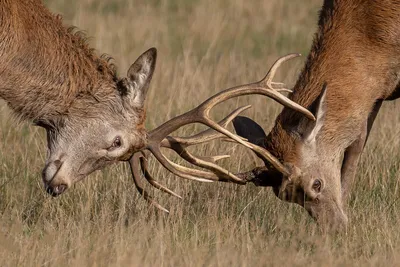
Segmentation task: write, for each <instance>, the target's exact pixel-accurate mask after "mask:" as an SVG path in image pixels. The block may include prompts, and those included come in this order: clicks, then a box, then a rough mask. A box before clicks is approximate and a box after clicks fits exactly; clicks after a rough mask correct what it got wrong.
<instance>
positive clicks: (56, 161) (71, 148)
mask: <svg viewBox="0 0 400 267" xmlns="http://www.w3.org/2000/svg"><path fill="white" fill-rule="evenodd" d="M156 56H157V53H156V49H154V48H152V49H150V50H148V51H147V52H145V53H143V54H142V55H141V56H140V57H139V58H138V59H137V60H136V62H135V63H134V64H133V65H132V66H131V67H130V69H129V71H128V75H127V76H128V77H127V78H124V79H122V80H121V81H120V82H119V83H118V85H116V86H115V87H116V88H115V95H113V96H108V98H107V99H106V100H105V101H104V103H103V102H99V101H93V99H92V100H91V101H89V100H88V99H85V98H84V97H83V98H82V99H78V100H77V101H76V105H79V106H80V107H79V110H82V108H83V109H85V107H87V110H86V113H85V114H84V115H82V114H80V115H79V116H73V115H71V116H68V117H67V118H65V119H64V120H63V121H62V123H58V124H57V127H52V126H49V125H46V127H45V128H46V130H47V140H48V158H47V160H46V166H45V168H44V170H43V174H42V177H43V182H44V185H45V188H46V190H47V192H48V193H50V194H51V195H53V196H57V195H59V194H61V193H63V192H64V191H65V190H66V189H68V188H69V187H70V186H71V185H72V184H74V183H75V182H77V181H79V180H81V179H83V178H85V177H86V176H87V175H89V174H90V173H92V172H93V171H95V170H99V169H102V168H104V167H105V166H107V165H110V164H112V163H115V162H118V161H125V160H128V159H129V158H130V157H131V156H132V154H133V153H134V152H135V151H138V150H140V149H142V148H143V147H144V146H145V145H146V131H145V129H144V125H143V123H144V118H145V114H144V109H143V105H144V100H145V96H146V92H147V89H148V87H149V84H150V80H151V78H152V75H153V71H154V68H155V63H156ZM76 113H77V112H74V113H73V114H76Z"/></svg>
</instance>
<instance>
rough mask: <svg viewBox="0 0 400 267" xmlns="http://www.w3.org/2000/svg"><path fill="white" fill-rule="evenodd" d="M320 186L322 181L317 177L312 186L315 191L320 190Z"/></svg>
mask: <svg viewBox="0 0 400 267" xmlns="http://www.w3.org/2000/svg"><path fill="white" fill-rule="evenodd" d="M321 186H322V182H321V180H319V179H316V180H315V181H314V183H313V185H312V188H313V189H314V190H315V191H316V192H318V193H319V192H320V191H321Z"/></svg>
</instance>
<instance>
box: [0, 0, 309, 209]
mask: <svg viewBox="0 0 400 267" xmlns="http://www.w3.org/2000/svg"><path fill="white" fill-rule="evenodd" d="M0 16H1V19H0V57H1V62H0V98H1V99H3V100H4V101H6V103H7V104H8V106H9V107H10V108H11V110H12V111H13V112H14V113H15V114H16V116H17V117H18V118H19V119H21V120H26V121H30V122H32V123H33V124H34V125H36V126H39V127H42V128H44V130H45V131H46V136H47V157H46V162H45V167H44V168H43V171H42V180H43V183H44V188H45V190H46V192H47V193H49V194H50V195H52V196H54V197H56V196H59V195H61V194H63V193H64V192H66V191H67V189H69V188H71V186H72V185H73V184H75V183H76V182H78V181H80V180H83V179H84V178H85V177H87V176H88V175H89V174H91V173H92V172H94V171H96V170H100V169H103V168H105V167H106V166H109V165H111V164H113V163H117V162H129V163H130V165H131V170H132V173H133V174H135V175H134V177H133V179H134V182H135V185H136V187H137V189H138V190H139V193H141V194H142V195H143V196H144V198H145V199H146V200H148V201H149V202H151V203H153V204H155V205H156V206H157V204H156V203H155V202H154V201H153V199H152V198H151V197H150V196H149V194H147V192H146V191H144V190H143V187H142V186H141V182H140V180H139V179H140V175H141V174H140V175H138V172H140V170H139V169H138V167H139V165H140V168H142V169H143V170H145V168H146V166H147V163H146V162H145V161H143V159H144V156H146V155H147V154H146V153H147V150H150V151H152V152H153V153H154V154H155V155H156V156H157V157H158V159H160V160H161V161H162V162H163V163H164V164H165V165H166V166H167V169H168V168H169V169H173V168H172V167H171V166H172V165H173V164H174V163H172V162H169V161H168V160H167V159H165V158H164V157H163V155H162V153H161V151H160V146H157V145H156V144H157V141H160V142H162V143H163V145H167V146H168V144H169V146H170V148H171V149H173V148H175V149H177V150H178V151H179V150H180V152H181V154H182V156H183V157H184V158H186V159H189V158H190V160H192V161H194V162H197V163H198V164H200V165H201V166H205V167H206V168H208V169H209V170H211V172H210V171H209V172H204V171H200V172H199V173H197V172H196V171H195V170H193V171H192V173H189V174H183V173H185V172H186V171H187V170H186V169H180V170H177V173H178V174H179V175H180V176H183V178H186V179H192V180H197V181H203V182H204V181H233V182H239V183H241V184H244V183H245V181H244V180H243V179H241V178H239V177H238V176H236V175H233V174H231V173H230V172H229V171H228V170H225V169H224V168H222V167H220V166H218V165H216V164H215V162H216V161H217V160H219V159H221V158H224V157H226V156H215V157H204V158H196V157H194V156H193V155H190V154H189V153H186V154H185V153H184V151H186V150H185V149H184V146H186V147H187V146H190V145H195V144H199V143H203V142H207V141H209V140H212V139H214V138H220V137H221V136H227V137H232V138H233V139H232V140H235V139H236V140H238V141H240V142H242V143H245V141H243V140H242V139H241V138H239V137H237V136H236V135H234V134H232V133H230V132H229V131H227V130H226V129H225V128H226V126H227V124H228V123H229V122H231V121H232V120H233V118H234V117H235V116H237V115H238V114H239V113H240V112H241V111H243V110H245V109H247V108H248V107H242V108H239V109H238V110H235V111H234V112H233V113H232V114H230V115H229V116H228V117H227V118H226V119H225V120H224V121H222V122H220V123H215V122H214V121H212V120H211V119H210V118H209V116H208V112H209V110H210V109H211V108H212V107H213V106H215V105H216V104H218V103H220V102H223V101H224V100H226V99H229V98H232V97H236V96H240V95H245V94H253V93H257V94H262V95H267V96H271V97H273V98H275V99H277V101H280V102H282V103H284V102H285V103H286V102H287V104H288V105H289V106H291V107H293V108H295V109H300V110H301V111H303V112H308V111H307V110H305V109H304V108H302V107H300V106H299V105H298V104H296V103H294V102H293V101H291V100H289V99H287V98H286V97H284V96H283V95H281V94H279V92H278V91H274V90H271V89H263V88H255V89H252V90H250V91H249V90H245V91H243V90H239V91H238V92H236V93H235V92H230V91H226V92H223V93H221V95H220V96H216V97H212V98H210V100H209V103H208V104H207V105H206V104H204V105H202V106H201V108H200V109H197V110H196V111H192V112H188V114H187V115H189V116H178V117H176V118H173V119H172V120H171V121H168V122H166V123H164V124H162V125H161V126H160V127H158V128H156V129H155V130H153V131H150V132H148V131H147V130H146V129H145V126H144V125H145V118H146V110H145V106H144V104H145V99H146V94H147V91H148V89H149V87H150V82H151V79H152V77H153V73H154V70H155V66H156V60H157V50H156V48H150V49H149V50H147V51H146V52H144V53H143V54H142V55H140V56H139V57H138V58H137V59H136V61H135V62H134V63H133V64H132V65H131V66H130V68H129V69H128V71H127V77H124V78H120V77H118V76H117V71H116V66H115V65H114V64H113V63H112V62H111V58H110V57H109V56H105V55H101V56H98V55H97V54H96V53H95V51H94V50H93V49H92V48H90V47H89V45H88V44H87V41H86V38H85V36H84V35H83V34H81V33H80V32H74V30H73V28H71V27H66V26H64V25H63V22H62V16H61V15H56V14H52V13H51V12H50V11H49V10H48V9H47V8H46V7H45V5H44V4H43V3H42V2H41V1H40V0H27V1H22V0H5V1H2V2H1V4H0ZM274 84H275V83H274ZM276 85H277V86H280V84H279V83H276ZM282 90H283V89H282ZM232 93H233V94H232ZM206 106H207V107H206ZM308 113H309V114H311V113H310V112H308ZM311 116H312V115H311ZM193 120H195V121H193ZM194 122H201V123H203V124H206V125H208V126H210V127H211V128H210V129H209V130H206V131H205V132H204V133H201V134H199V135H197V136H194V137H191V138H190V137H189V138H186V139H185V138H182V140H186V144H185V145H184V146H181V145H179V142H178V141H181V140H178V139H176V140H174V141H172V139H171V138H172V137H170V136H168V134H169V133H171V132H172V131H174V129H175V130H176V129H178V128H179V127H181V126H183V125H185V124H188V123H194ZM176 123H177V124H176ZM166 133H167V134H166ZM164 139H165V140H164ZM246 144H247V143H246ZM247 146H249V147H253V145H252V144H250V143H248V144H247ZM150 147H151V149H150ZM254 149H256V150H258V148H257V147H254ZM174 166H178V165H176V164H175V165H174ZM193 172H194V173H193ZM198 176H203V177H200V178H199V177H198ZM145 177H146V179H147V180H148V181H149V183H150V184H151V185H152V186H154V187H156V188H158V189H160V190H162V191H165V192H168V193H171V194H173V195H175V196H177V197H179V195H177V194H176V193H174V192H172V191H171V190H169V189H168V188H166V187H164V186H162V185H161V184H160V183H158V182H157V181H156V180H155V179H153V178H152V177H151V176H150V174H149V173H148V172H145ZM157 207H159V208H161V209H162V210H164V211H167V210H166V209H165V208H163V207H161V206H160V205H158V206H157Z"/></svg>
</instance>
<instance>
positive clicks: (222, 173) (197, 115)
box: [130, 54, 315, 211]
mask: <svg viewBox="0 0 400 267" xmlns="http://www.w3.org/2000/svg"><path fill="white" fill-rule="evenodd" d="M298 56H300V54H290V55H287V56H284V57H282V58H280V59H278V60H277V61H276V62H275V63H274V64H273V65H272V67H271V69H270V70H269V72H268V74H267V75H266V76H265V77H264V78H263V79H262V80H261V81H259V82H255V83H250V84H245V85H240V86H235V87H232V88H229V89H226V90H223V91H221V92H219V93H218V94H216V95H214V96H212V97H210V98H208V99H207V100H206V101H204V102H203V103H201V104H200V105H199V106H198V107H196V108H194V109H192V110H190V111H188V112H186V113H184V114H182V115H180V116H177V117H175V118H172V119H171V120H169V121H167V122H165V123H164V124H162V125H160V126H159V127H157V128H156V129H154V130H152V131H151V132H149V134H148V143H147V146H146V147H145V148H144V150H148V151H149V152H151V153H152V154H153V155H154V157H155V158H156V159H157V160H158V161H159V162H160V163H161V164H162V165H163V166H164V167H165V168H166V169H167V170H169V171H170V172H172V173H173V174H175V175H177V176H179V177H182V178H185V179H190V180H196V181H201V182H212V181H224V182H233V183H237V184H246V183H247V182H248V180H247V179H243V178H244V177H243V176H240V175H239V176H238V175H235V174H233V173H231V172H230V171H228V170H226V169H224V168H222V167H220V166H219V165H217V164H216V161H217V160H219V159H222V158H226V157H229V155H222V156H215V157H199V156H195V155H193V154H191V153H190V152H188V151H187V148H188V147H189V146H193V145H198V144H201V143H205V142H209V141H211V140H215V139H220V138H229V139H230V140H232V141H234V142H236V143H239V144H241V145H243V146H245V147H247V148H250V149H251V150H253V151H254V152H256V153H257V154H258V155H260V157H262V158H263V159H264V160H265V161H268V162H270V163H271V165H272V166H273V167H274V168H275V170H276V171H278V172H280V173H282V174H283V175H289V171H288V170H287V168H286V167H285V166H284V165H283V164H282V163H281V162H280V161H279V160H278V159H277V158H275V157H274V156H273V155H272V154H271V153H270V152H268V151H267V150H266V149H264V148H262V147H260V146H257V145H254V144H252V143H250V142H248V141H247V140H245V139H243V138H242V137H240V136H238V135H236V134H234V133H232V132H230V131H228V130H227V129H226V127H227V125H228V124H229V123H230V122H231V121H232V120H233V119H234V118H235V117H236V116H238V115H239V114H240V113H241V112H243V111H244V110H246V109H248V108H250V106H245V107H241V108H238V109H236V110H234V111H233V112H232V113H231V114H229V115H228V116H227V117H226V118H224V119H223V120H222V121H220V122H219V123H216V122H215V121H213V120H212V119H211V118H210V111H211V109H212V108H213V107H215V106H216V105H218V104H219V103H221V102H224V101H226V100H228V99H231V98H234V97H238V96H244V95H253V94H258V95H264V96H267V97H270V98H272V99H274V100H275V101H277V102H279V103H280V104H282V105H284V106H286V107H289V108H291V109H293V110H296V111H298V112H300V113H302V114H304V115H305V116H306V117H307V118H309V119H311V120H315V117H314V115H313V114H312V113H311V112H310V111H309V110H307V109H306V108H304V107H302V106H300V105H299V104H297V103H295V102H293V101H292V100H290V99H289V98H287V97H286V96H284V95H282V94H281V92H288V91H289V92H290V90H289V89H286V88H285V85H284V84H283V83H276V82H273V81H272V79H273V78H274V76H275V73H276V71H277V69H278V68H279V67H280V66H281V65H282V63H284V62H286V61H288V60H290V59H292V58H295V57H298ZM192 123H201V124H204V125H206V126H208V127H209V128H210V129H207V130H205V131H203V132H201V133H199V134H196V135H193V136H190V137H173V136H169V134H171V133H172V132H174V131H176V130H177V129H179V128H180V127H182V126H185V125H188V124H192ZM161 148H168V149H171V150H173V151H175V152H176V153H177V154H178V155H179V156H180V157H182V158H183V159H184V160H186V161H187V162H189V163H191V164H193V165H195V166H198V167H202V168H204V169H206V170H208V171H203V170H198V169H192V168H188V167H185V166H181V165H178V164H176V163H173V162H171V161H170V160H169V159H167V158H166V157H165V156H164V155H163V153H162V152H161ZM148 151H146V152H142V151H140V152H137V153H136V154H135V155H134V156H133V157H132V159H131V161H130V165H131V170H132V175H133V176H134V181H135V184H136V187H137V188H138V190H139V192H140V193H141V194H142V195H143V196H144V198H145V199H146V200H148V201H149V202H151V203H153V204H155V205H156V206H157V207H158V208H160V209H162V210H164V211H165V209H164V208H163V207H161V206H160V205H158V204H157V203H155V202H154V201H153V199H152V198H151V197H150V196H149V195H148V194H147V192H145V191H144V190H143V188H142V187H141V185H140V183H138V177H139V176H140V171H139V168H140V169H141V170H142V173H143V174H144V175H145V177H146V178H147V180H148V181H149V182H150V183H151V184H152V185H153V186H155V187H156V188H158V189H161V190H163V191H165V192H168V193H170V194H172V195H175V196H177V195H176V194H175V193H173V192H172V191H170V190H169V189H166V188H165V187H162V186H161V185H160V184H158V183H157V182H156V181H155V180H154V179H153V178H149V177H151V176H150V174H149V173H148V171H147V165H146V164H143V163H141V162H143V161H145V160H146V158H147V154H148Z"/></svg>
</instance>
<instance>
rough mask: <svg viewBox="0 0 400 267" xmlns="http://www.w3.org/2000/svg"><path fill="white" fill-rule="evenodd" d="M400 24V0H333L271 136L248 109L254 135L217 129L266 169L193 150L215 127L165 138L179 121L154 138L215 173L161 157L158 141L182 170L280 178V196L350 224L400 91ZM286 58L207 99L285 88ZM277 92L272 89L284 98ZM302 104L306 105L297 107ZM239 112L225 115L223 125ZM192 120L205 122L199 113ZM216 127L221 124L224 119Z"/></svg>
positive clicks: (237, 122) (241, 126)
mask: <svg viewBox="0 0 400 267" xmlns="http://www.w3.org/2000/svg"><path fill="white" fill-rule="evenodd" d="M398 25H400V2H399V1H394V0H387V1H373V0H352V1H350V0H325V1H324V4H323V7H322V10H321V13H320V18H319V28H318V32H317V34H316V36H315V38H314V42H313V45H312V48H311V51H310V54H309V56H308V59H307V62H306V64H305V67H304V69H303V71H302V72H301V74H300V77H299V79H298V81H297V83H296V85H295V87H294V89H293V92H292V93H291V94H290V96H289V98H290V100H288V99H286V100H285V101H283V102H281V103H282V104H284V106H285V107H284V109H283V111H282V112H281V114H280V115H279V116H278V118H277V119H276V122H275V126H274V127H273V129H272V130H271V132H270V133H269V134H268V135H265V133H264V131H263V129H262V128H261V127H260V126H259V125H257V123H255V122H254V121H252V120H251V119H249V118H246V117H236V119H234V126H235V129H236V131H237V133H238V134H239V135H240V136H242V137H244V138H245V139H247V141H246V140H243V139H240V138H239V137H238V136H235V135H233V134H232V133H229V132H226V130H223V129H218V131H220V132H222V133H224V134H225V135H226V136H229V137H231V138H232V139H234V140H236V141H237V142H239V143H242V144H244V145H246V146H247V147H250V148H251V149H253V150H254V152H256V153H257V155H258V156H259V157H261V158H262V159H263V160H264V162H265V166H264V167H259V168H256V169H254V170H253V171H250V172H247V173H241V174H237V175H233V174H232V173H229V172H228V171H226V172H222V171H221V170H219V169H217V168H216V167H215V166H211V163H212V162H213V160H215V158H211V159H212V160H210V159H209V160H208V162H205V161H204V159H196V158H195V157H194V156H193V155H191V154H189V153H188V152H186V150H185V148H186V146H187V145H190V144H193V143H194V142H195V141H196V140H197V142H203V141H207V140H209V139H211V137H217V135H214V136H213V135H212V134H211V132H208V133H206V132H204V133H202V134H200V135H197V136H194V137H192V138H186V139H182V138H172V137H166V136H167V134H168V133H169V132H171V131H172V130H174V128H171V127H169V128H168V126H165V127H163V128H162V129H160V130H161V132H164V133H165V134H164V135H163V136H162V137H166V138H165V139H164V140H163V141H161V140H162V137H161V136H158V135H157V134H152V133H150V138H153V139H155V140H158V141H159V144H160V145H161V146H164V147H172V148H173V149H175V150H176V151H177V152H178V153H179V154H181V155H183V157H184V158H185V159H186V160H187V161H189V162H191V163H194V164H195V165H198V166H201V167H206V168H208V169H210V170H213V173H214V176H213V175H210V174H208V173H203V172H200V171H197V170H190V169H186V168H183V167H179V166H176V165H172V164H171V163H170V162H169V161H168V160H166V159H165V158H163V157H162V155H161V153H160V152H159V149H158V146H159V145H153V144H152V143H151V142H150V143H149V144H151V145H150V146H149V147H148V148H149V150H150V151H151V152H153V154H154V155H155V156H156V157H157V159H159V160H160V161H161V163H162V164H163V165H164V166H165V167H167V168H168V169H169V170H170V171H172V172H174V173H175V174H177V175H180V176H182V177H184V176H188V175H192V176H193V175H195V176H199V177H203V178H207V179H210V180H218V179H219V180H225V181H232V182H236V183H239V184H240V183H242V184H244V183H246V182H253V183H255V184H256V185H259V186H271V187H273V189H274V192H275V194H276V195H277V196H278V197H279V198H280V199H282V200H285V201H290V202H294V203H297V204H300V205H302V206H303V207H304V208H305V209H306V210H307V211H308V212H309V214H310V215H311V216H312V217H313V218H315V219H316V220H317V221H319V222H321V223H328V224H330V225H333V226H342V225H345V224H346V223H347V216H346V214H345V212H344V203H345V201H346V199H347V198H348V196H349V192H350V188H351V185H352V182H353V179H354V177H355V173H356V168H357V164H358V161H359V159H360V155H361V152H362V150H363V148H364V145H365V143H366V141H367V138H368V134H369V132H370V130H371V127H372V124H373V122H374V119H375V117H376V115H377V113H378V111H379V108H380V106H381V104H382V101H383V100H392V99H396V98H398V97H399V96H400V93H399V92H400V87H399V81H400V56H399V55H400V41H399V40H400V28H399V27H398ZM285 59H287V58H285ZM279 63H280V62H278V64H277V65H274V67H273V68H272V69H271V71H270V73H269V74H268V76H267V77H266V78H265V79H264V80H262V81H261V82H258V83H253V84H248V85H243V86H238V87H236V88H232V89H228V90H226V91H224V92H222V93H220V94H219V95H217V96H215V97H214V98H211V100H207V101H206V102H205V103H208V104H210V101H211V103H213V101H214V100H215V99H222V98H224V99H225V98H227V96H228V95H230V96H238V95H240V94H247V93H259V92H257V90H258V89H259V90H260V91H263V92H266V91H269V90H270V91H272V89H273V88H275V89H278V90H275V92H276V93H278V91H279V89H280V88H281V84H279V83H272V80H271V78H272V77H273V74H274V72H275V70H276V67H277V66H279ZM261 87H264V88H265V89H264V90H262V89H261ZM277 95H278V94H276V95H274V96H272V97H273V98H274V99H275V100H278V101H279V99H280V98H278V97H277ZM270 96H271V95H270ZM280 97H281V95H280ZM289 103H290V104H289ZM293 103H297V104H298V105H299V106H297V107H296V108H293V107H294V105H293ZM203 105H204V104H203ZM206 106H207V105H206ZM302 107H304V108H302ZM207 108H208V106H207ZM207 108H204V107H202V105H201V106H200V108H199V110H195V111H193V112H192V113H194V114H199V112H204V110H206V111H207V110H208V109H207ZM308 110H309V111H311V112H312V114H311V115H310V113H309V111H308ZM238 111H240V110H238ZM299 111H300V112H299ZM307 112H308V113H307ZM234 115H237V114H234ZM313 115H314V116H315V118H314V116H313ZM188 117H190V116H183V117H182V118H181V119H179V120H178V119H175V120H172V121H171V122H173V124H175V125H182V124H186V123H188V122H189V121H190V119H189V118H188ZM230 119H232V118H231V117H230V118H228V119H227V120H226V121H223V122H221V126H225V125H226V123H227V121H229V120H230ZM191 121H192V122H194V121H200V122H203V123H204V122H205V121H204V120H202V119H201V118H195V117H194V116H192V120H191ZM210 126H213V128H215V129H217V127H215V126H216V125H210ZM219 137H220V136H219ZM145 156H146V153H144V154H136V155H135V156H134V157H133V158H132V161H131V163H132V165H133V166H134V167H135V168H136V177H138V176H140V172H139V171H138V168H140V167H141V168H142V169H143V172H144V173H145V175H146V176H148V178H149V179H150V180H152V178H151V177H150V176H149V174H148V172H147V170H146V166H145V164H144V162H145V161H144V160H140V159H141V158H144V157H145ZM205 163H207V164H205ZM140 164H142V165H141V166H140ZM135 168H133V170H134V172H135Z"/></svg>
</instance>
